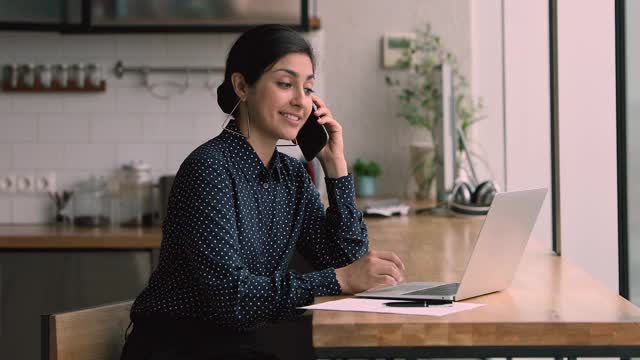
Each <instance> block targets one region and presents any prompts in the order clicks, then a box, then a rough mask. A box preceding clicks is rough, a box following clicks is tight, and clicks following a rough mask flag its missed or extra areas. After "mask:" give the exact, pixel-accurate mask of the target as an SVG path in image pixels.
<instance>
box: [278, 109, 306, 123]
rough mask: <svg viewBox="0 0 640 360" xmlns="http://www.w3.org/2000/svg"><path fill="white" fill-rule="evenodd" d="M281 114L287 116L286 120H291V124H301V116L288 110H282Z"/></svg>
mask: <svg viewBox="0 0 640 360" xmlns="http://www.w3.org/2000/svg"><path fill="white" fill-rule="evenodd" d="M280 115H282V117H283V118H285V120H287V122H289V124H291V125H292V126H298V125H300V120H301V117H300V116H298V115H294V114H291V113H286V112H281V113H280Z"/></svg>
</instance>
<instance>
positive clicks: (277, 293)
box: [131, 121, 368, 329]
mask: <svg viewBox="0 0 640 360" xmlns="http://www.w3.org/2000/svg"><path fill="white" fill-rule="evenodd" d="M228 128H230V129H232V130H234V131H238V130H237V127H236V126H235V123H234V122H233V121H231V122H230V123H229V125H228ZM325 181H326V184H327V193H328V198H329V208H328V209H326V210H325V208H324V206H323V205H322V203H321V202H320V197H319V194H318V192H317V190H316V188H315V186H314V185H313V183H312V182H311V178H310V177H309V175H308V174H307V172H306V170H305V169H304V166H303V164H302V163H301V162H300V161H299V160H297V159H295V158H293V157H290V156H288V155H285V154H282V153H280V152H278V151H275V152H274V155H273V157H272V159H271V162H270V163H269V166H268V168H267V167H265V166H264V164H263V163H262V161H260V159H259V158H258V155H257V154H256V152H255V151H254V150H253V148H252V147H251V145H250V144H249V143H248V142H247V141H246V140H245V139H244V138H243V137H242V136H240V135H239V134H234V133H232V132H229V131H222V133H221V134H220V135H218V136H217V137H215V138H213V139H211V140H209V141H208V142H206V143H205V144H203V145H201V146H199V147H198V148H197V149H196V150H194V151H193V152H192V153H191V154H190V155H189V156H188V157H187V158H186V159H185V161H184V162H183V163H182V165H181V166H180V169H179V170H178V173H177V174H176V178H175V181H174V185H173V188H172V190H171V194H170V196H169V206H168V211H167V217H166V219H165V222H164V224H163V229H162V232H163V238H162V245H161V248H160V261H159V264H158V267H157V269H156V270H155V271H154V272H153V274H152V276H151V279H150V280H149V284H148V285H147V287H146V288H145V289H144V290H143V292H142V293H141V294H140V295H139V296H138V298H137V299H136V300H135V302H134V304H133V308H132V311H131V318H132V320H133V321H134V322H135V321H136V319H157V318H171V319H193V320H211V321H212V322H213V323H215V324H216V325H219V326H223V327H231V328H234V329H251V328H254V327H256V326H258V325H260V324H263V323H268V322H272V321H274V320H278V319H284V318H287V317H290V316H292V315H294V314H297V313H299V310H296V307H298V306H305V305H309V304H311V303H312V302H313V298H314V296H325V295H339V294H340V293H341V289H340V285H339V283H338V281H337V280H336V274H335V268H339V267H343V266H345V265H348V264H350V263H352V262H354V261H355V260H357V259H358V258H360V257H361V256H363V255H364V254H366V252H367V251H368V238H367V226H366V224H365V222H364V220H363V218H362V213H361V212H360V211H359V210H358V208H357V207H356V204H355V193H354V186H353V178H352V176H351V175H348V176H345V177H341V178H337V179H331V178H326V179H325ZM295 248H297V249H298V251H299V252H300V253H301V254H302V255H303V256H304V257H305V258H307V259H308V260H309V261H310V262H311V263H312V265H313V267H314V268H315V269H316V270H317V271H315V272H311V273H307V274H298V273H295V272H291V271H289V270H288V265H289V261H290V259H291V257H292V255H293V251H294V249H295Z"/></svg>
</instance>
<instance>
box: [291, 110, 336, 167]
mask: <svg viewBox="0 0 640 360" xmlns="http://www.w3.org/2000/svg"><path fill="white" fill-rule="evenodd" d="M316 110H317V108H316V105H315V104H313V107H312V108H311V114H310V115H309V118H308V119H307V121H306V122H305V123H304V125H303V126H302V128H301V129H300V131H298V136H297V137H296V143H297V144H298V146H299V147H300V150H301V151H302V155H304V159H305V160H307V161H311V160H313V158H315V157H316V156H317V155H318V153H319V152H320V150H322V148H324V147H325V146H326V145H327V144H328V143H329V133H328V132H327V129H326V128H325V127H324V125H321V124H318V117H317V116H316V115H315V114H314V113H315V112H316Z"/></svg>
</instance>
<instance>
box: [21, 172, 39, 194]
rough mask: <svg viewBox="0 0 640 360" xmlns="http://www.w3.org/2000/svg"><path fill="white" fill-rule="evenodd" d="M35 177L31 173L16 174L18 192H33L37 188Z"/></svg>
mask: <svg viewBox="0 0 640 360" xmlns="http://www.w3.org/2000/svg"><path fill="white" fill-rule="evenodd" d="M34 179H35V177H34V176H33V175H31V174H29V175H24V174H21V175H17V176H16V191H18V192H33V191H34V190H35V188H36V186H35V180H34Z"/></svg>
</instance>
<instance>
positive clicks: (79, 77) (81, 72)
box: [73, 63, 86, 88]
mask: <svg viewBox="0 0 640 360" xmlns="http://www.w3.org/2000/svg"><path fill="white" fill-rule="evenodd" d="M85 77H86V73H85V68H84V64H83V63H77V64H75V65H73V80H74V81H75V83H76V87H78V88H83V87H84V83H85Z"/></svg>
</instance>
